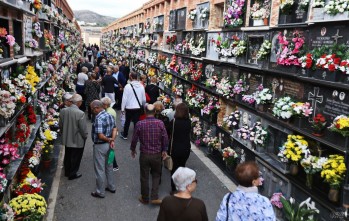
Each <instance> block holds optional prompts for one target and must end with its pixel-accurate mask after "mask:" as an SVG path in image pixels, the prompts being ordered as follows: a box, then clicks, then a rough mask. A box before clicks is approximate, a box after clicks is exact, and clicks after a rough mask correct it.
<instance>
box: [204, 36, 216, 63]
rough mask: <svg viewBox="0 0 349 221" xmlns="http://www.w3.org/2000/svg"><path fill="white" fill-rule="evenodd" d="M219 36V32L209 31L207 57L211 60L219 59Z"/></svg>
mask: <svg viewBox="0 0 349 221" xmlns="http://www.w3.org/2000/svg"><path fill="white" fill-rule="evenodd" d="M217 38H218V33H207V40H206V42H207V44H206V45H207V50H206V57H207V58H208V59H211V60H218V56H219V53H218V52H217V50H216V44H215V43H214V41H216V40H217Z"/></svg>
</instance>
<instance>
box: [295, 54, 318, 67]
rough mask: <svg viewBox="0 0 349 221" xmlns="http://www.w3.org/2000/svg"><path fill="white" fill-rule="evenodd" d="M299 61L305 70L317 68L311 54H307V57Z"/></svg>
mask: <svg viewBox="0 0 349 221" xmlns="http://www.w3.org/2000/svg"><path fill="white" fill-rule="evenodd" d="M298 61H299V63H300V64H301V67H302V68H304V69H314V68H315V61H314V58H313V55H312V54H311V53H307V54H306V55H305V56H302V57H300V58H299V60H298Z"/></svg>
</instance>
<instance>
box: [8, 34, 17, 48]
mask: <svg viewBox="0 0 349 221" xmlns="http://www.w3.org/2000/svg"><path fill="white" fill-rule="evenodd" d="M6 39H7V44H9V45H10V46H11V47H12V46H13V45H15V43H16V39H15V38H14V37H13V36H12V35H6Z"/></svg>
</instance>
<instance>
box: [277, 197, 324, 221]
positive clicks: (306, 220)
mask: <svg viewBox="0 0 349 221" xmlns="http://www.w3.org/2000/svg"><path fill="white" fill-rule="evenodd" d="M280 201H281V203H282V205H283V212H284V215H285V218H286V220H287V221H314V220H315V219H313V218H312V217H313V215H315V214H317V213H319V210H317V209H316V208H315V205H314V204H310V198H308V199H307V200H305V201H304V202H302V203H301V204H298V203H296V202H294V199H290V200H286V199H285V198H283V197H281V198H280ZM313 205H314V206H313Z"/></svg>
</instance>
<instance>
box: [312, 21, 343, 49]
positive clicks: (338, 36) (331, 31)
mask: <svg viewBox="0 0 349 221" xmlns="http://www.w3.org/2000/svg"><path fill="white" fill-rule="evenodd" d="M309 32H310V33H309V38H310V44H309V49H314V48H319V47H321V46H333V45H334V44H346V45H347V46H348V47H349V37H348V36H349V29H348V26H345V25H337V24H333V25H331V26H315V27H313V28H312V29H310V30H309Z"/></svg>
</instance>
